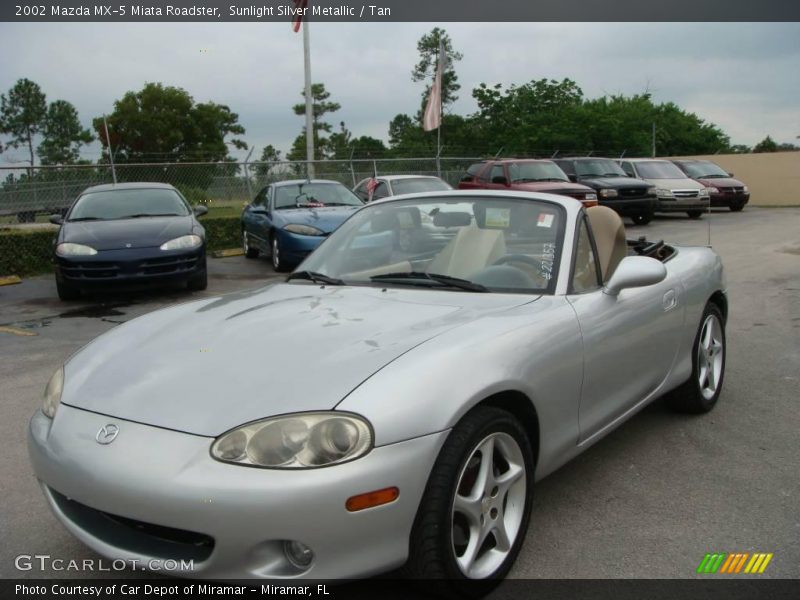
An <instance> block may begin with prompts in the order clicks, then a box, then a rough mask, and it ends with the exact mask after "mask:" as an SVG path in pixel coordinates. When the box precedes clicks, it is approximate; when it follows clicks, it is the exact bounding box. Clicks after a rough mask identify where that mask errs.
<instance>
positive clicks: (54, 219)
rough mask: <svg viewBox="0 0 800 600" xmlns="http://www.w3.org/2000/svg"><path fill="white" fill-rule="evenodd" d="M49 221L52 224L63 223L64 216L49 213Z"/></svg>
mask: <svg viewBox="0 0 800 600" xmlns="http://www.w3.org/2000/svg"><path fill="white" fill-rule="evenodd" d="M50 222H51V223H52V224H53V225H63V224H64V217H63V216H62V215H50Z"/></svg>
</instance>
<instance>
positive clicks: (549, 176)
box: [508, 161, 569, 183]
mask: <svg viewBox="0 0 800 600" xmlns="http://www.w3.org/2000/svg"><path fill="white" fill-rule="evenodd" d="M508 176H509V177H510V178H511V183H514V182H518V183H524V182H526V181H569V180H568V179H567V176H566V175H565V174H564V171H562V170H561V167H559V166H558V165H556V164H555V163H552V162H547V161H542V162H515V163H509V165H508Z"/></svg>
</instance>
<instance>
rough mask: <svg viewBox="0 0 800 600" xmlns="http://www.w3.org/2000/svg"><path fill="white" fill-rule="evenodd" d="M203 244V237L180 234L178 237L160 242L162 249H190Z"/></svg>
mask: <svg viewBox="0 0 800 600" xmlns="http://www.w3.org/2000/svg"><path fill="white" fill-rule="evenodd" d="M202 244H203V238H201V237H200V236H199V235H194V234H191V235H182V236H181V237H179V238H175V239H174V240H170V241H168V242H164V243H163V244H161V249H162V250H191V249H192V248H199V247H200V246H201V245H202Z"/></svg>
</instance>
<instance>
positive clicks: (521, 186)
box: [511, 181, 594, 194]
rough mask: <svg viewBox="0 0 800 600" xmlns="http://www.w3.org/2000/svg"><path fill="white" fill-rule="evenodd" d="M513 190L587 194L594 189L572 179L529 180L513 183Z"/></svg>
mask: <svg viewBox="0 0 800 600" xmlns="http://www.w3.org/2000/svg"><path fill="white" fill-rule="evenodd" d="M511 189H512V190H519V191H521V192H543V193H550V194H585V193H586V192H593V191H594V190H593V189H591V188H590V187H587V186H585V185H581V184H580V183H572V182H571V181H564V182H561V181H528V182H525V183H512V184H511Z"/></svg>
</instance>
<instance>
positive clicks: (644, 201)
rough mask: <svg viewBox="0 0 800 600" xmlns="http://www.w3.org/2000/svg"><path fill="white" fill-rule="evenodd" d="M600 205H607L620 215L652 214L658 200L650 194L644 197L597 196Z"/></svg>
mask: <svg viewBox="0 0 800 600" xmlns="http://www.w3.org/2000/svg"><path fill="white" fill-rule="evenodd" d="M599 202H600V205H601V206H607V207H608V208H612V209H614V210H615V211H617V212H618V213H619V214H621V215H643V214H652V213H654V212H655V211H656V210H657V208H658V200H657V199H656V198H654V197H652V196H649V197H646V198H602V197H600V198H599Z"/></svg>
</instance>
